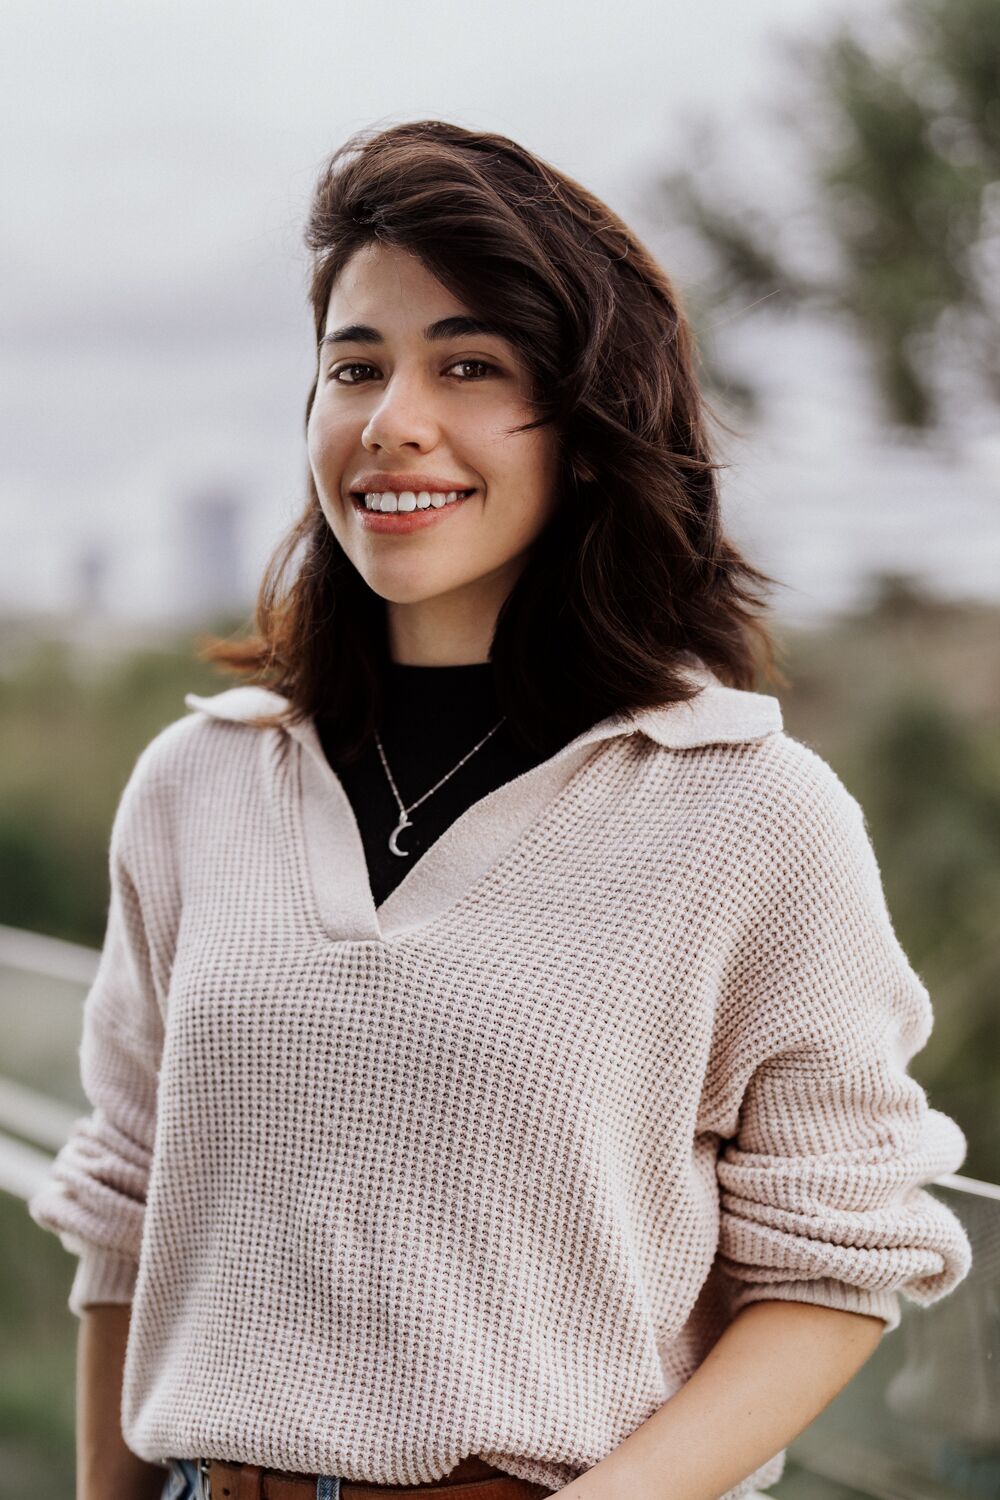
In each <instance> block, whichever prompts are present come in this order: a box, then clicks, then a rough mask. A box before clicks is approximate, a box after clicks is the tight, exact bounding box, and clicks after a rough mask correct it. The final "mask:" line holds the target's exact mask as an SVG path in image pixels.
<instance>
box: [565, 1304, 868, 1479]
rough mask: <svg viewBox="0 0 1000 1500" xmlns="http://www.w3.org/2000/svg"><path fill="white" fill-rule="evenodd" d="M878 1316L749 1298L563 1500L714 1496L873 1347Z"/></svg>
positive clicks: (762, 1459)
mask: <svg viewBox="0 0 1000 1500" xmlns="http://www.w3.org/2000/svg"><path fill="white" fill-rule="evenodd" d="M885 1326H886V1325H885V1322H884V1321H883V1319H882V1318H876V1317H869V1316H868V1315H866V1314H864V1313H852V1312H840V1311H839V1310H835V1309H832V1308H828V1307H820V1306H813V1305H811V1304H809V1303H804V1302H787V1301H781V1302H763V1301H761V1302H753V1303H750V1304H748V1305H747V1306H746V1307H744V1308H743V1310H742V1311H741V1312H739V1313H738V1314H737V1315H736V1317H735V1318H734V1319H733V1321H732V1322H731V1323H730V1324H729V1326H728V1327H727V1329H726V1331H725V1332H724V1333H723V1335H722V1337H721V1338H720V1339H719V1341H718V1342H717V1343H716V1344H715V1346H714V1347H713V1349H712V1350H711V1352H710V1353H709V1354H708V1356H707V1357H706V1358H705V1359H704V1360H703V1361H702V1363H701V1364H700V1365H699V1367H698V1369H697V1370H696V1371H695V1372H694V1374H693V1375H692V1376H691V1378H690V1380H688V1381H687V1382H686V1384H684V1385H683V1386H682V1387H681V1389H680V1390H679V1391H678V1392H677V1394H676V1395H675V1396H672V1397H671V1399H670V1400H669V1401H666V1402H664V1404H663V1405H662V1406H661V1407H660V1408H659V1409H658V1410H657V1411H655V1412H654V1413H653V1415H652V1416H651V1417H649V1418H648V1419H647V1420H646V1421H645V1422H643V1423H642V1424H641V1425H640V1426H639V1427H637V1428H636V1429H635V1431H634V1432H632V1433H630V1434H629V1436H628V1437H627V1438H626V1439H625V1441H624V1442H623V1443H621V1444H619V1446H618V1447H617V1448H615V1449H614V1451H613V1452H612V1453H609V1454H608V1456H607V1457H606V1458H603V1459H601V1461H600V1463H598V1464H595V1465H594V1466H593V1468H591V1469H588V1470H587V1472H586V1474H581V1475H580V1477H579V1478H578V1479H574V1480H573V1482H572V1484H569V1485H566V1486H565V1487H564V1488H563V1489H562V1490H560V1492H559V1493H560V1495H565V1496H566V1497H567V1500H718V1497H719V1496H720V1495H722V1494H724V1493H725V1492H726V1491H727V1490H729V1489H731V1488H732V1487H734V1486H735V1485H737V1484H738V1483H739V1482H740V1480H742V1479H745V1478H746V1476H747V1475H748V1474H752V1473H753V1472H754V1471H755V1470H756V1469H757V1468H759V1467H760V1466H761V1465H762V1464H764V1463H766V1461H767V1460H768V1459H769V1458H770V1457H772V1455H773V1454H775V1453H777V1452H779V1451H780V1450H781V1449H782V1448H784V1447H785V1445H786V1444H787V1443H789V1442H791V1440H792V1438H794V1437H797V1436H798V1434H799V1433H800V1432H801V1431H802V1430H803V1429H804V1428H805V1427H808V1425H809V1423H810V1422H812V1421H813V1419H814V1418H815V1417H817V1416H818V1415H819V1413H820V1412H821V1411H822V1410H823V1408H824V1407H825V1406H827V1405H828V1404H829V1402H830V1401H832V1400H833V1398H834V1396H836V1395H837V1393H838V1392H839V1391H840V1390H842V1389H843V1387H844V1386H845V1385H846V1384H847V1383H848V1381H849V1380H850V1379H851V1378H852V1376H853V1375H855V1374H856V1373H857V1371H858V1370H859V1369H860V1368H861V1366H862V1365H863V1364H864V1363H865V1361H866V1360H867V1359H868V1358H869V1357H870V1356H871V1354H872V1352H873V1350H874V1349H875V1348H876V1347H877V1346H878V1343H879V1341H880V1340H881V1338H882V1335H883V1333H884V1331H885Z"/></svg>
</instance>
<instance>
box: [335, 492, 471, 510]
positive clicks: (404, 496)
mask: <svg viewBox="0 0 1000 1500" xmlns="http://www.w3.org/2000/svg"><path fill="white" fill-rule="evenodd" d="M475 493H476V491H475V489H471V490H449V491H448V493H447V494H445V493H444V492H443V491H437V490H421V491H420V492H419V494H417V493H415V492H414V491H413V490H404V491H403V492H402V493H401V494H399V495H396V494H393V493H392V492H390V491H384V492H382V491H380V492H372V491H369V492H368V493H367V494H366V493H365V492H363V491H361V490H352V491H351V499H352V500H353V502H354V504H355V506H356V507H357V509H358V510H363V511H368V512H369V513H370V514H372V515H375V514H378V515H390V516H391V515H408V514H412V513H413V512H414V511H418V510H431V509H435V510H441V509H443V508H444V507H445V506H446V505H457V504H458V503H459V501H461V500H467V499H468V498H469V496H470V495H474V494H475ZM387 501H389V502H391V503H389V504H387V503H386V502H387Z"/></svg>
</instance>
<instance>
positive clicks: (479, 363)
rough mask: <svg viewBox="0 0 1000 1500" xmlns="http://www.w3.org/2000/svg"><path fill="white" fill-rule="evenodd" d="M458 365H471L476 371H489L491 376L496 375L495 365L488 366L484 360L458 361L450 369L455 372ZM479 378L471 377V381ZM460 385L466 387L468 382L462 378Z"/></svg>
mask: <svg viewBox="0 0 1000 1500" xmlns="http://www.w3.org/2000/svg"><path fill="white" fill-rule="evenodd" d="M459 365H473V366H475V368H476V369H479V370H488V371H490V372H491V373H493V374H496V369H497V367H496V365H491V364H488V363H487V361H486V360H485V359H458V360H456V361H455V363H454V364H453V365H452V366H451V369H453V370H456V369H457V368H458V366H459ZM479 378H481V377H477V376H473V377H472V379H479ZM461 383H462V384H463V385H466V384H468V380H467V379H465V378H463V380H462V382H461Z"/></svg>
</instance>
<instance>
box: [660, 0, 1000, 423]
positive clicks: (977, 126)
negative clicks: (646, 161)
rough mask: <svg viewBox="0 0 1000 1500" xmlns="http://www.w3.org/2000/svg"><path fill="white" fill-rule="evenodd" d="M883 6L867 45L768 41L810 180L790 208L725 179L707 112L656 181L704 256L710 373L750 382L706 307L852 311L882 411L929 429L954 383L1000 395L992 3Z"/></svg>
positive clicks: (778, 115)
mask: <svg viewBox="0 0 1000 1500" xmlns="http://www.w3.org/2000/svg"><path fill="white" fill-rule="evenodd" d="M867 19H868V20H871V19H872V18H871V17H868V18H867ZM878 19H879V21H880V22H881V24H882V34H881V35H880V37H879V43H878V45H877V46H876V44H875V43H873V42H866V41H863V40H862V39H860V38H859V36H858V35H857V34H856V31H853V30H852V29H851V28H850V26H844V25H843V24H841V25H839V26H838V28H837V29H836V30H835V31H833V32H832V33H831V34H830V35H828V36H827V37H825V38H824V39H823V40H822V41H820V42H816V41H815V40H809V41H801V40H798V39H795V40H791V41H786V42H784V43H781V44H779V50H780V51H782V52H784V55H785V58H786V61H787V63H788V72H787V77H786V80H785V82H784V84H783V87H782V102H781V103H780V104H777V105H775V106H774V107H773V110H772V111H771V117H772V123H773V124H776V125H777V126H778V127H779V128H780V129H781V131H782V132H783V140H782V145H783V146H786V147H787V146H789V145H790V144H794V148H795V149H796V150H797V151H799V152H800V153H801V154H802V155H803V158H804V162H803V165H804V177H805V180H806V182H807V184H808V187H807V193H808V198H807V201H806V203H805V205H804V206H803V207H802V208H801V210H799V211H796V213H795V214H793V215H792V216H791V219H789V217H788V216H785V217H784V218H782V219H779V218H778V217H777V216H776V215H775V214H774V211H773V210H772V209H771V208H770V207H769V206H768V205H767V204H766V203H765V202H762V201H760V199H757V200H754V201H748V199H747V194H746V190H745V188H744V187H742V186H741V187H740V188H739V189H737V190H735V191H734V190H731V189H729V188H727V187H725V186H724V185H723V182H722V175H723V174H722V173H721V172H720V164H719V163H718V162H716V164H715V171H713V170H712V169H711V167H710V166H709V164H708V161H707V159H706V149H707V150H708V152H709V155H710V154H711V151H712V150H713V149H715V147H714V146H713V145H711V144H709V145H707V147H706V143H707V142H712V141H713V139H714V140H716V141H717V132H715V131H713V130H712V129H711V128H710V127H709V129H708V133H707V135H706V127H705V122H703V121H702V122H699V125H698V131H699V134H698V136H692V157H693V160H694V169H693V170H685V171H679V172H674V173H670V174H667V175H666V176H665V177H663V178H662V179H661V181H660V183H659V184H658V186H659V191H660V194H661V201H662V202H663V204H664V206H665V208H666V209H667V212H668V214H669V217H670V220H671V222H672V223H674V224H675V225H676V224H677V223H680V224H681V225H683V226H685V227H686V228H687V229H688V230H689V232H691V233H692V234H693V235H694V236H695V238H696V240H697V242H698V244H699V245H700V247H701V248H702V249H703V250H704V251H705V252H707V254H708V256H709V260H710V262H711V266H712V274H711V275H710V276H709V277H708V278H707V280H706V283H705V285H704V286H703V287H699V288H698V289H696V291H695V293H694V295H693V296H692V297H691V298H690V301H691V308H690V311H691V316H692V319H693V321H694V323H695V326H696V328H697V330H698V333H699V340H700V342H701V344H702V346H703V348H704V351H705V363H706V367H707V371H708V374H709V377H710V378H711V379H712V380H713V381H714V382H715V383H716V384H718V385H719V386H720V388H722V389H723V390H724V391H725V392H726V394H727V395H729V396H731V397H732V398H733V399H734V400H735V401H736V403H737V404H738V405H740V406H742V407H744V408H750V409H752V408H753V407H754V405H755V404H756V403H755V401H754V393H753V391H752V389H748V388H747V384H746V381H745V380H744V379H742V378H734V377H732V376H730V375H729V374H728V373H727V372H726V370H725V369H724V368H720V365H719V359H718V356H717V354H716V353H715V352H714V350H713V349H712V347H711V345H712V340H711V328H710V325H709V320H708V319H706V318H705V317H704V316H703V309H704V308H705V307H707V306H710V307H711V308H712V319H711V321H713V322H714V321H716V320H717V314H718V313H719V311H720V309H725V307H726V306H727V305H728V304H732V305H733V306H734V307H735V306H736V305H739V306H740V308H741V310H742V308H743V307H744V306H745V305H746V303H747V301H748V299H749V301H750V303H751V305H753V304H754V303H755V302H761V301H766V302H767V303H768V304H769V306H770V307H771V308H772V309H775V310H779V309H781V308H783V307H784V308H795V307H808V308H811V309H814V310H817V311H819V312H821V313H825V314H829V315H831V316H834V317H836V318H838V319H840V320H844V319H846V320H847V321H848V323H849V324H850V325H851V326H852V327H853V329H854V331H855V332H856V334H857V335H858V337H859V338H860V340H861V342H862V345H863V346H864V347H865V348H866V349H867V350H868V352H869V354H870V356H871V359H872V365H873V373H874V376H875V379H876V383H877V388H878V390H879V392H880V394H881V397H882V399H883V401H884V403H885V408H886V414H887V417H888V419H889V421H891V422H895V423H898V424H900V425H902V426H904V427H907V428H911V429H928V428H931V427H934V426H936V425H939V424H941V425H943V424H944V423H945V422H946V420H947V415H948V413H947V409H946V408H947V393H948V392H949V390H951V391H955V392H958V394H959V397H960V399H968V398H970V397H973V396H974V397H978V398H982V397H985V398H986V399H987V400H988V401H989V402H997V401H1000V274H998V273H1000V3H998V0H897V3H896V4H895V5H894V6H893V7H892V8H891V10H890V11H889V13H888V14H886V13H885V12H883V13H882V14H881V16H880V17H878ZM765 118H766V117H765ZM699 157H700V159H701V160H700V162H699V161H698V158H699ZM797 261H798V262H799V263H798V264H797ZM824 262H826V263H824ZM973 388H974V389H973Z"/></svg>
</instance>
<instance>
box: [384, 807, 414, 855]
mask: <svg viewBox="0 0 1000 1500" xmlns="http://www.w3.org/2000/svg"><path fill="white" fill-rule="evenodd" d="M412 827H413V824H412V823H411V822H410V819H409V818H408V817H407V816H406V814H405V813H404V814H403V816H402V817H401V818H400V820H399V822H398V823H397V824H396V826H395V828H394V829H393V830H392V832H391V833H390V835H389V848H390V849H391V850H392V852H393V854H399V855H401V856H402V857H403V858H404V859H405V858H406V857H407V856H408V855H409V853H410V851H409V849H400V847H399V843H398V840H399V835H400V834H401V833H402V832H403V830H404V828H412Z"/></svg>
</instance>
